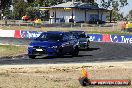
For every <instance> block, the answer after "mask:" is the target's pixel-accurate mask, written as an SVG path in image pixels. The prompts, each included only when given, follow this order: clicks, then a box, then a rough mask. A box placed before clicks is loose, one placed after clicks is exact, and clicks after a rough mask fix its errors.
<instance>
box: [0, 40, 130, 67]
mask: <svg viewBox="0 0 132 88" xmlns="http://www.w3.org/2000/svg"><path fill="white" fill-rule="evenodd" d="M30 41H31V40H29V39H15V38H0V43H4V44H15V45H16V44H17V45H27V44H28V43H29V42H30ZM116 61H117V62H118V61H121V62H123V61H132V44H117V43H101V42H98V43H97V42H91V44H90V49H89V50H81V51H80V52H79V56H77V57H72V56H64V57H62V58H59V57H45V56H42V57H37V58H36V59H30V58H28V56H27V55H22V56H18V57H5V58H0V65H22V64H58V63H61V64H63V63H88V62H116Z"/></svg>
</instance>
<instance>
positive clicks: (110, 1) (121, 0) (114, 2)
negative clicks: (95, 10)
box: [100, 0, 128, 11]
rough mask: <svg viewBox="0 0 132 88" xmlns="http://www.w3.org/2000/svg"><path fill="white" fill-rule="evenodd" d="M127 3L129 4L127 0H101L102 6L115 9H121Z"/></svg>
mask: <svg viewBox="0 0 132 88" xmlns="http://www.w3.org/2000/svg"><path fill="white" fill-rule="evenodd" d="M126 5H128V2H127V0H101V5H100V6H101V7H102V8H105V9H108V8H111V9H113V10H115V11H119V10H120V9H121V8H122V7H124V6H126Z"/></svg>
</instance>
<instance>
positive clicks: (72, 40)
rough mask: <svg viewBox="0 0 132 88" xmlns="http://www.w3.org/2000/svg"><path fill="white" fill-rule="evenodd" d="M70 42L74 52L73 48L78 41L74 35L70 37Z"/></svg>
mask: <svg viewBox="0 0 132 88" xmlns="http://www.w3.org/2000/svg"><path fill="white" fill-rule="evenodd" d="M69 41H70V45H69V47H70V51H72V50H73V47H74V46H75V45H76V43H77V39H76V37H75V36H73V35H72V34H71V35H69Z"/></svg>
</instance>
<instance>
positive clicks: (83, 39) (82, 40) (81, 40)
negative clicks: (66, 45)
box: [79, 38, 87, 42]
mask: <svg viewBox="0 0 132 88" xmlns="http://www.w3.org/2000/svg"><path fill="white" fill-rule="evenodd" d="M86 41H87V39H86V38H80V39H79V42H86Z"/></svg>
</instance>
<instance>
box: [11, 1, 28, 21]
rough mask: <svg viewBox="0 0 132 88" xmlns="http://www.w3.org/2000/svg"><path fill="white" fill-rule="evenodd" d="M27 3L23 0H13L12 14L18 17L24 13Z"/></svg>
mask: <svg viewBox="0 0 132 88" xmlns="http://www.w3.org/2000/svg"><path fill="white" fill-rule="evenodd" d="M28 7H29V6H28V3H26V2H24V1H23V0H19V1H17V0H16V1H15V4H14V15H15V18H16V19H20V18H21V17H22V16H24V15H26V8H28Z"/></svg>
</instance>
